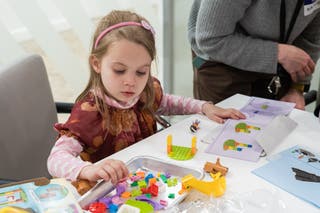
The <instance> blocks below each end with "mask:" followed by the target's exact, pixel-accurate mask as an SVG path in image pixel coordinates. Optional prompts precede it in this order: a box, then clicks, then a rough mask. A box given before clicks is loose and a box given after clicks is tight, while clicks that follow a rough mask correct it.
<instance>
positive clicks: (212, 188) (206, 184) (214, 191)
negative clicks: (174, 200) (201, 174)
mask: <svg viewBox="0 0 320 213" xmlns="http://www.w3.org/2000/svg"><path fill="white" fill-rule="evenodd" d="M210 176H211V177H212V178H213V181H201V180H198V179H196V178H195V177H194V176H193V175H191V174H190V175H187V176H184V177H183V178H182V181H181V184H182V189H181V190H180V191H179V193H183V192H184V191H186V190H191V189H195V190H198V191H200V192H202V193H204V194H206V195H209V196H211V195H213V196H214V197H219V196H221V195H223V194H224V192H225V190H226V179H225V177H224V176H221V173H220V172H218V173H216V174H212V173H210Z"/></svg>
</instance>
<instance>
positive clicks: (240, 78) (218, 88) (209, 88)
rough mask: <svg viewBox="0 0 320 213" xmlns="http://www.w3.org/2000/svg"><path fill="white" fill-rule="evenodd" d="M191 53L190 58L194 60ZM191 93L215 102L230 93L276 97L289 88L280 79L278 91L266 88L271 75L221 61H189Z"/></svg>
mask: <svg viewBox="0 0 320 213" xmlns="http://www.w3.org/2000/svg"><path fill="white" fill-rule="evenodd" d="M195 57H196V56H195V55H194V54H193V61H195ZM193 65H194V66H193V67H194V78H193V93H194V97H195V98H197V99H201V100H206V101H212V102H213V103H217V102H219V101H222V100H224V99H226V98H228V97H230V96H232V95H234V94H237V93H239V94H243V95H248V96H257V97H262V98H268V99H280V98H281V97H282V96H283V95H284V94H285V93H286V92H287V91H288V89H289V86H290V81H287V82H286V81H283V80H282V82H281V84H282V85H283V86H282V87H281V88H280V91H279V94H278V95H274V94H271V93H270V92H269V91H268V84H269V83H270V81H271V79H272V78H273V75H270V74H264V73H257V72H249V71H244V70H240V69H237V68H234V67H231V66H228V65H225V64H222V63H218V62H212V61H203V63H197V64H195V63H194V64H193Z"/></svg>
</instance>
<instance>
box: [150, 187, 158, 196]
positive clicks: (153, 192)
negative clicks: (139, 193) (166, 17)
mask: <svg viewBox="0 0 320 213" xmlns="http://www.w3.org/2000/svg"><path fill="white" fill-rule="evenodd" d="M148 191H149V193H150V194H151V195H152V196H158V191H159V187H158V186H157V185H156V184H152V185H151V186H149V188H148Z"/></svg>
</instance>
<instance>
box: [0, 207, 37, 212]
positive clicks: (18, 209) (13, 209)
mask: <svg viewBox="0 0 320 213" xmlns="http://www.w3.org/2000/svg"><path fill="white" fill-rule="evenodd" d="M30 212H31V211H28V210H25V209H22V208H19V207H13V206H6V207H3V208H1V209H0V213H30Z"/></svg>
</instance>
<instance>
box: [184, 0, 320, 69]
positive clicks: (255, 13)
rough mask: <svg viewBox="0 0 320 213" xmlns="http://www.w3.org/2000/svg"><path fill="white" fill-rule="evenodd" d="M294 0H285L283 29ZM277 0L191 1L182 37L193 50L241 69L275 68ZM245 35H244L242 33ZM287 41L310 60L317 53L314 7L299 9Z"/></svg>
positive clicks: (318, 25) (319, 33)
mask: <svg viewBox="0 0 320 213" xmlns="http://www.w3.org/2000/svg"><path fill="white" fill-rule="evenodd" d="M296 3H297V0H286V14H287V18H286V22H287V23H286V27H287V28H288V25H289V21H290V20H289V19H291V17H292V15H293V12H294V9H295V5H296ZM279 17H280V0H195V1H194V3H193V6H192V9H191V14H190V18H189V23H188V37H189V40H190V43H191V47H192V49H193V50H194V51H195V53H196V54H197V55H198V56H200V57H202V58H204V59H206V60H214V61H218V62H222V63H224V64H227V65H230V66H233V67H236V68H239V69H242V70H247V71H254V72H260V73H270V74H273V73H276V67H277V55H278V48H277V43H278V40H279V36H280V27H279V20H280V18H279ZM245 32H246V33H247V34H248V35H246V33H245ZM288 44H294V45H295V46H297V47H299V48H301V49H303V50H304V51H306V52H307V53H308V54H309V55H310V56H311V57H312V59H313V60H314V61H315V62H316V61H317V60H318V58H319V53H320V9H318V10H316V11H314V12H313V13H312V14H311V15H308V16H304V11H303V8H302V9H301V10H300V12H299V15H298V18H297V21H296V24H295V25H294V27H293V30H292V33H291V35H290V37H289V41H288Z"/></svg>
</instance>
